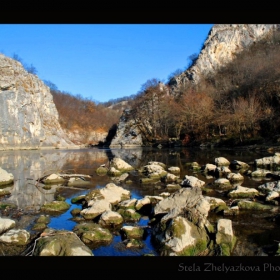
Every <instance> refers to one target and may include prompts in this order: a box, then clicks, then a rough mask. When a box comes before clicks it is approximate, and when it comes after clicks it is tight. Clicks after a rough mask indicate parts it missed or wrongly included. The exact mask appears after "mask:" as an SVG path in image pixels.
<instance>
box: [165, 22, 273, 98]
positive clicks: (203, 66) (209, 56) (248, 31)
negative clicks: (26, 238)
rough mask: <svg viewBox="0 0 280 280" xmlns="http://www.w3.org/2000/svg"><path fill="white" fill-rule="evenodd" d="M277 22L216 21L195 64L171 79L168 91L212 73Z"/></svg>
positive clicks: (268, 30)
mask: <svg viewBox="0 0 280 280" xmlns="http://www.w3.org/2000/svg"><path fill="white" fill-rule="evenodd" d="M277 28H278V25H277V24H215V25H214V26H213V27H212V29H211V30H210V32H209V34H208V37H207V39H206V40H205V42H204V46H203V48H202V50H201V52H200V54H199V56H198V59H197V60H196V62H195V64H194V65H193V66H192V67H190V68H189V69H187V70H186V71H185V72H183V73H182V74H180V75H178V76H176V77H174V78H173V79H172V80H171V81H170V86H171V91H172V92H174V93H175V92H176V91H177V90H178V89H179V88H180V87H181V86H183V85H185V84H187V83H189V82H193V83H198V81H199V80H200V77H201V76H204V75H206V74H208V73H214V72H215V71H217V70H218V69H219V68H220V67H221V66H223V65H225V64H226V63H228V62H230V61H232V60H233V59H234V58H235V55H236V54H237V53H239V52H241V51H242V50H244V49H246V48H248V47H249V46H250V45H251V44H253V43H254V42H256V41H258V40H260V39H262V38H264V37H265V36H269V35H270V34H272V32H273V30H276V29H277Z"/></svg>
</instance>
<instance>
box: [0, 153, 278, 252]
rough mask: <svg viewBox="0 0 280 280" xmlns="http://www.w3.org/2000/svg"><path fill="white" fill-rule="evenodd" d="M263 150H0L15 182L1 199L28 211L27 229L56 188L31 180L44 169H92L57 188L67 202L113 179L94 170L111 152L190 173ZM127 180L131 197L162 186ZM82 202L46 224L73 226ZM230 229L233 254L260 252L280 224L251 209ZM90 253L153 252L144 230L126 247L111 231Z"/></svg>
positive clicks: (135, 162)
mask: <svg viewBox="0 0 280 280" xmlns="http://www.w3.org/2000/svg"><path fill="white" fill-rule="evenodd" d="M271 155H272V154H271V153H269V152H268V151H251V150H246V149H244V150H241V149H239V150H234V149H223V150H221V149H220V150H217V149H200V148H195V149H187V148H173V149H171V148H168V149H167V148H164V149H158V148H130V149H109V148H108V149H98V148H90V149H80V150H18V151H1V152H0V167H1V168H3V169H5V170H6V171H8V172H10V173H12V174H13V175H14V178H15V182H14V184H13V185H12V186H9V189H10V192H11V195H9V196H7V197H0V201H8V202H11V203H14V204H16V205H17V206H18V207H19V208H21V209H24V211H25V213H28V217H21V219H22V225H23V226H24V227H25V228H26V229H27V230H29V231H30V230H31V228H32V224H33V223H34V221H35V219H36V217H37V216H38V215H39V214H40V212H39V210H40V207H41V206H42V205H43V204H44V203H45V202H46V201H52V200H54V194H55V189H56V188H59V186H57V187H55V186H54V187H52V188H51V189H50V190H42V189H39V188H38V187H36V180H37V179H38V178H40V177H42V176H43V175H46V174H50V173H54V172H71V173H72V172H73V173H79V174H86V175H91V181H90V185H88V186H86V187H76V188H69V187H63V188H59V193H60V195H62V196H63V197H65V198H66V202H68V203H70V204H71V199H72V198H73V197H76V196H77V195H81V194H86V193H88V192H89V190H91V189H94V188H102V187H104V186H105V185H106V184H107V183H110V182H112V178H111V177H109V176H107V175H105V176H98V175H97V174H96V172H95V170H96V169H97V168H98V167H99V166H100V165H101V164H106V165H108V163H109V160H110V159H112V158H113V157H120V158H122V159H123V160H125V161H126V162H127V163H129V164H131V165H132V166H133V167H135V168H139V167H141V166H144V165H146V164H147V163H148V162H149V161H159V162H163V163H164V164H166V165H167V167H170V166H178V167H180V170H181V173H180V178H182V179H183V178H184V176H185V175H193V173H192V171H190V170H189V169H188V167H187V166H186V163H188V162H194V161H196V162H198V163H199V164H200V165H203V164H206V163H214V159H215V158H216V157H220V156H222V157H225V158H227V159H228V160H229V161H232V160H239V161H243V162H246V163H252V162H253V161H254V159H258V158H262V157H264V156H271ZM196 176H197V177H198V178H199V179H200V180H203V181H205V182H206V185H207V184H211V183H212V182H213V180H214V178H211V177H206V176H204V175H203V174H201V173H197V174H196ZM128 179H130V180H131V181H132V183H125V182H121V183H116V184H117V185H119V186H122V187H123V188H125V189H127V190H130V191H131V196H132V198H137V199H139V198H142V197H144V196H145V195H158V194H160V193H162V192H165V191H166V190H165V189H164V186H163V185H160V184H159V185H157V186H156V187H155V185H148V184H147V185H142V184H141V183H140V181H139V176H138V173H137V172H130V173H129V177H128ZM268 180H271V179H268V178H262V179H258V180H256V179H252V178H250V177H248V176H245V177H244V182H243V183H242V186H244V187H251V188H257V187H258V186H259V185H261V184H263V183H264V182H267V181H268ZM215 197H220V198H222V199H224V200H225V199H226V198H225V197H223V194H222V193H219V192H217V193H216V194H215ZM78 207H81V206H79V205H75V204H72V205H71V207H70V209H69V210H68V211H66V212H65V213H63V214H62V215H59V216H53V217H51V221H50V223H49V224H48V227H49V228H55V229H66V230H72V229H73V228H74V226H75V225H76V222H74V221H73V220H72V219H71V218H72V215H71V213H70V211H71V210H72V209H73V208H78ZM217 218H219V217H217V216H215V215H210V216H209V219H210V220H211V221H215V219H217ZM230 219H231V220H232V222H233V231H234V233H235V235H236V236H237V237H238V243H237V246H236V248H235V250H234V252H233V255H236V256H243V255H244V256H246V255H251V256H254V255H262V254H263V253H264V254H269V250H270V248H271V246H272V245H273V244H275V240H279V236H280V227H279V225H277V224H276V223H275V222H273V221H271V217H268V216H267V215H262V214H260V213H250V214H246V215H239V216H232V217H230ZM148 221H149V220H148V217H145V216H144V217H142V218H141V219H140V221H139V224H140V225H141V226H146V225H147V223H148ZM92 252H93V254H94V255H95V256H139V255H143V254H153V255H158V252H157V251H156V250H155V248H154V247H153V244H152V242H151V240H150V235H149V234H148V235H147V236H146V238H145V240H144V248H143V249H129V248H126V247H125V246H123V245H122V240H121V236H120V235H118V234H116V235H115V236H114V239H113V241H112V242H111V243H110V245H107V246H100V247H98V248H93V249H92Z"/></svg>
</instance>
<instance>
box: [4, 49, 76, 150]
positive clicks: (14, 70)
mask: <svg viewBox="0 0 280 280" xmlns="http://www.w3.org/2000/svg"><path fill="white" fill-rule="evenodd" d="M70 147H71V148H78V146H76V145H74V144H73V143H72V142H71V141H70V140H69V139H68V137H67V135H66V134H65V132H64V131H63V130H62V129H61V127H60V124H59V122H58V113H57V109H56V107H55V104H54V103H53V98H52V95H51V93H50V90H49V88H48V87H47V86H46V85H45V84H44V83H43V82H42V81H41V80H40V79H39V78H38V77H37V76H36V75H33V74H30V73H28V72H27V71H26V70H25V69H24V68H23V66H22V64H21V63H19V62H17V61H16V60H13V59H10V58H8V57H6V56H4V55H2V54H0V150H10V149H43V148H70Z"/></svg>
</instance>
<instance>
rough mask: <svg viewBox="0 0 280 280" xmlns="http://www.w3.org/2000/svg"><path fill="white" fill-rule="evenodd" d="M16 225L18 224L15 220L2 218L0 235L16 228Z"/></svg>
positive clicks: (0, 220)
mask: <svg viewBox="0 0 280 280" xmlns="http://www.w3.org/2000/svg"><path fill="white" fill-rule="evenodd" d="M15 225H16V222H15V221H14V220H11V219H8V218H1V217H0V235H1V234H2V233H4V232H6V231H8V230H9V229H12V228H14V227H15Z"/></svg>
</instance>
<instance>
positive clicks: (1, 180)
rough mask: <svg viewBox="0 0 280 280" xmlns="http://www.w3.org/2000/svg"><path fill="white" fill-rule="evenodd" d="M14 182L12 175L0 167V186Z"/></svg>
mask: <svg viewBox="0 0 280 280" xmlns="http://www.w3.org/2000/svg"><path fill="white" fill-rule="evenodd" d="M13 182H14V175H13V174H12V173H9V172H7V171H6V170H4V169H2V168H1V167H0V186H4V185H9V184H12V183H13Z"/></svg>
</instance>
